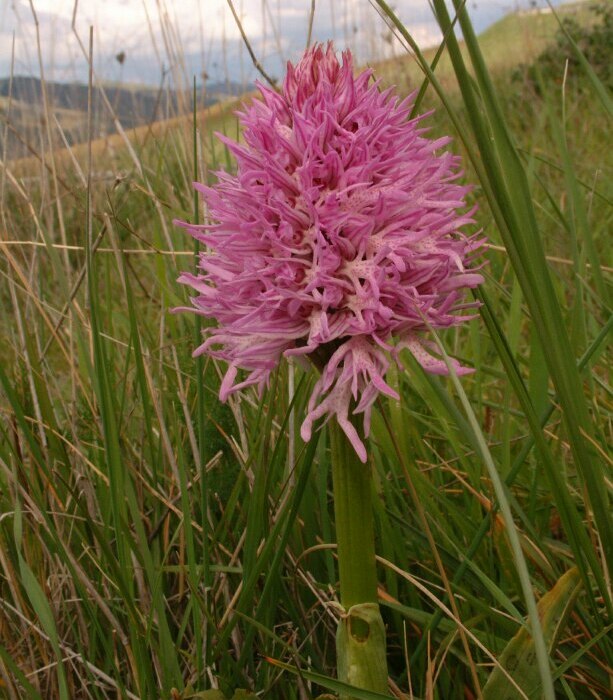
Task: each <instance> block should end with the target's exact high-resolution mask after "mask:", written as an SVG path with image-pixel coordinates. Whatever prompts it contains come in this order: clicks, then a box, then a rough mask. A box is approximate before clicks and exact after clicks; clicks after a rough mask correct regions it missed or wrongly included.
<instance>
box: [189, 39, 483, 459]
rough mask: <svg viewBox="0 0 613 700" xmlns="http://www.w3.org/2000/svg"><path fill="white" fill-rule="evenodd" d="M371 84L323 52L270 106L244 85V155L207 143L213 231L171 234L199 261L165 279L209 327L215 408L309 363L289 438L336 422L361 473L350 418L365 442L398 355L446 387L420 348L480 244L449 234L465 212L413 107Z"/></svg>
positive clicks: (368, 74) (454, 304) (461, 312)
mask: <svg viewBox="0 0 613 700" xmlns="http://www.w3.org/2000/svg"><path fill="white" fill-rule="evenodd" d="M372 78H373V72H372V71H371V70H365V71H363V72H362V73H360V74H359V75H358V76H357V77H355V76H354V70H353V61H352V56H351V53H350V52H348V51H346V52H344V53H343V54H342V60H340V61H339V59H338V58H337V56H336V54H335V52H334V48H333V46H332V44H328V45H327V46H322V45H316V46H314V47H312V48H310V49H309V50H308V51H307V52H306V53H305V55H304V56H303V58H302V59H301V60H300V61H299V62H298V63H297V64H296V65H295V66H293V65H292V64H288V69H287V75H286V78H285V81H284V83H283V86H282V89H281V91H280V92H276V91H274V90H272V89H270V88H268V87H265V86H263V85H259V86H258V87H259V91H260V93H261V99H256V100H253V101H252V102H251V103H250V104H249V105H248V106H246V107H245V108H244V111H243V112H241V113H239V115H238V116H239V120H240V122H241V124H242V127H243V137H244V143H238V142H236V141H233V140H232V139H230V138H228V137H226V136H223V135H219V138H220V139H221V141H223V143H224V144H225V145H226V146H227V148H228V149H229V151H230V152H231V153H232V154H233V155H234V157H235V159H236V163H237V171H236V174H230V173H227V172H219V173H217V183H216V184H215V185H213V186H211V187H207V186H204V185H201V184H198V183H196V184H195V187H196V188H197V189H198V190H199V192H201V194H202V196H203V198H204V200H205V202H206V204H207V206H208V215H209V217H210V221H211V222H212V223H210V224H206V225H199V226H196V225H191V224H185V223H184V224H183V225H184V226H185V227H186V228H187V229H188V231H189V232H190V233H191V234H192V235H193V236H194V237H195V238H197V239H198V240H199V241H201V242H202V243H203V244H204V246H205V252H202V253H201V255H200V262H199V274H197V275H193V274H188V273H184V274H183V275H181V277H180V281H181V282H182V283H184V284H187V285H189V286H190V287H191V288H193V289H194V290H195V292H196V294H197V295H196V296H195V297H194V298H193V299H192V303H193V307H194V309H195V311H196V312H197V313H199V314H202V315H203V316H206V317H208V318H214V319H216V321H217V326H216V327H212V328H207V329H206V331H205V334H206V337H205V339H204V342H203V343H202V345H200V347H199V348H198V349H197V350H196V352H195V354H200V353H208V354H209V355H211V356H213V357H216V358H219V359H222V360H225V361H227V363H228V368H227V371H226V374H225V377H224V379H223V382H222V385H221V390H220V398H221V399H222V400H226V399H227V397H228V396H229V395H230V394H231V393H233V392H238V391H240V390H242V389H244V388H245V387H247V386H250V385H257V386H258V387H260V389H262V388H263V387H264V386H265V385H266V384H267V382H268V380H269V377H270V374H271V372H272V371H273V370H274V369H275V367H277V365H278V364H279V362H280V361H281V359H282V358H283V357H284V356H285V357H292V356H306V357H309V358H310V359H311V360H313V363H314V364H315V365H316V366H317V367H318V368H319V369H321V375H320V377H319V379H318V380H317V382H316V384H315V387H314V389H313V393H312V395H311V398H310V401H309V405H308V414H307V416H306V418H305V419H304V422H303V424H302V428H301V434H302V437H303V439H304V440H309V439H310V436H311V434H312V426H313V424H314V422H315V421H316V420H317V419H319V418H322V417H324V418H325V419H330V418H331V417H335V419H336V420H337V421H338V423H339V425H340V426H341V428H342V429H343V431H344V432H345V434H346V435H347V437H348V439H349V440H350V441H351V444H352V445H353V447H354V449H355V451H356V452H357V454H358V456H359V457H360V459H361V460H362V461H366V456H367V455H366V449H365V446H364V443H363V441H362V438H361V436H360V435H359V433H358V431H357V430H356V428H355V427H354V424H353V422H352V421H351V419H350V416H351V415H352V414H362V415H363V432H364V436H367V435H368V432H369V425H370V414H371V409H372V406H373V403H374V402H375V400H376V399H377V397H378V396H379V394H386V395H388V396H392V397H397V394H396V392H395V391H394V389H392V387H390V386H389V385H388V384H387V383H386V381H385V375H386V372H387V369H388V367H389V364H390V361H395V360H396V358H397V355H398V353H399V351H400V350H401V349H403V348H408V350H409V351H410V352H412V353H413V355H414V356H415V358H416V359H417V361H418V362H419V363H420V364H421V365H422V367H423V368H424V369H425V370H426V371H428V372H432V373H436V374H444V373H447V371H448V370H447V365H446V364H445V362H444V361H443V359H442V358H441V357H440V356H439V355H438V354H437V353H436V351H435V350H433V348H434V346H433V344H432V343H431V341H428V340H427V333H428V331H429V329H432V328H434V329H441V328H447V327H450V326H456V325H458V324H461V323H463V322H464V321H466V320H467V319H469V318H471V317H472V316H471V313H472V309H473V307H474V306H475V302H464V301H463V295H464V293H465V290H467V289H470V288H474V287H476V286H477V285H479V284H480V283H481V282H482V277H481V275H480V274H479V273H478V271H477V270H478V268H476V267H475V266H474V261H475V259H476V256H477V255H478V254H479V253H480V249H481V248H482V245H483V240H482V238H481V237H480V236H479V234H473V235H467V234H466V233H464V229H465V227H467V226H469V225H470V224H472V223H474V222H473V219H472V214H473V213H474V212H473V211H471V210H470V209H468V207H467V204H466V196H467V194H468V192H469V187H468V186H466V185H463V184H460V182H459V180H460V178H461V176H462V171H461V169H460V163H459V158H458V157H457V156H455V155H453V154H451V153H450V152H448V151H447V150H444V149H445V148H446V147H447V146H448V145H449V143H450V141H451V139H450V138H448V137H443V138H439V139H436V140H430V139H428V138H426V136H425V132H426V129H425V128H424V127H423V126H422V121H423V119H424V117H423V116H418V117H416V118H410V112H411V107H412V99H413V96H409V97H408V98H406V99H405V100H400V99H399V98H398V97H397V96H395V94H394V92H393V90H392V89H385V90H383V89H381V85H380V83H379V81H374V80H373V79H372ZM455 369H456V371H457V372H458V373H463V372H467V371H469V370H467V369H466V368H463V367H461V366H460V365H459V364H458V363H455ZM241 371H242V372H241ZM239 372H240V374H239Z"/></svg>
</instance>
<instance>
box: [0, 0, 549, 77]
mask: <svg viewBox="0 0 613 700" xmlns="http://www.w3.org/2000/svg"><path fill="white" fill-rule="evenodd" d="M33 2H34V9H35V11H36V15H37V19H38V23H39V32H40V46H41V54H42V62H43V70H44V73H45V77H46V78H47V79H48V80H62V81H71V80H85V79H86V77H87V62H86V60H85V57H84V55H83V52H82V50H81V48H80V46H79V41H78V37H80V38H81V40H82V41H83V43H84V44H87V36H88V31H89V26H90V25H91V26H93V27H94V47H95V48H94V55H95V69H96V73H97V76H98V78H100V79H105V80H122V81H127V82H137V83H149V84H159V83H160V80H161V76H162V73H163V71H165V70H166V71H167V75H168V76H173V75H174V77H175V80H177V79H179V76H183V78H184V79H186V80H187V81H188V82H191V76H192V75H194V74H196V75H198V76H199V75H201V74H202V71H203V70H206V72H207V74H208V75H209V76H210V77H211V78H212V79H215V80H224V79H225V77H226V76H228V75H229V76H230V78H231V79H233V80H236V81H239V82H241V81H243V82H249V81H251V80H253V79H254V78H255V77H256V73H255V71H254V69H253V66H252V64H251V61H250V59H249V56H248V55H247V52H246V51H245V48H244V46H243V44H242V42H241V40H240V36H239V33H238V30H237V27H236V24H235V22H234V20H233V18H232V16H231V14H230V12H229V10H228V6H227V3H226V0H181V1H179V0H176V1H174V0H79V3H78V5H77V13H76V18H75V30H76V31H73V29H72V18H73V13H74V9H75V0H33ZM390 4H391V5H393V6H394V7H395V8H396V10H397V12H398V14H399V15H400V17H401V19H403V21H404V22H405V24H406V26H407V27H408V28H409V29H410V30H411V32H412V33H413V35H414V37H415V39H416V40H417V41H418V43H419V44H420V45H421V46H422V47H427V46H430V45H432V44H434V43H435V42H436V40H437V38H438V32H437V30H436V24H435V22H434V20H433V19H432V15H431V11H430V8H429V6H428V2H427V0H392V1H391V2H390ZM531 4H536V5H537V6H538V7H546V1H545V0H468V3H467V7H468V9H469V11H470V13H471V16H472V17H473V21H474V23H475V26H476V27H477V30H478V31H480V30H482V29H484V28H485V27H487V26H488V25H489V24H491V23H492V22H494V21H496V20H497V19H499V18H500V17H502V16H503V15H504V14H506V13H508V12H511V11H514V10H517V9H525V8H527V7H529V6H530V5H531ZM553 4H554V5H559V4H561V0H553ZM234 5H235V7H236V9H237V11H239V12H240V14H241V17H242V21H243V26H244V29H245V31H246V33H247V35H248V37H249V40H250V41H251V43H252V44H253V47H254V49H255V50H256V53H257V55H258V57H259V58H260V59H261V60H262V62H263V64H264V66H265V67H266V69H267V70H268V71H269V72H270V73H271V74H273V75H275V76H279V75H281V73H282V72H283V66H284V64H285V61H286V60H288V59H296V58H297V57H298V56H299V55H300V52H301V51H302V49H303V48H304V45H305V40H306V33H307V19H308V16H309V10H310V7H311V1H310V0H234ZM315 6H316V12H315V17H314V25H313V37H314V39H316V40H320V41H325V40H327V39H334V40H335V42H336V44H337V46H338V47H339V48H342V47H344V46H347V45H348V46H349V47H350V48H352V50H354V52H355V53H357V56H358V61H359V62H365V61H368V60H376V59H379V58H384V57H388V56H390V55H391V54H392V53H393V52H396V53H399V52H400V51H402V49H401V47H399V46H398V45H397V44H395V43H394V42H391V43H389V42H386V41H384V35H385V34H386V28H385V26H384V24H383V22H382V20H381V19H380V18H379V16H378V14H377V12H376V10H375V9H374V7H373V5H372V4H371V2H370V1H369V0H316V3H315ZM13 36H14V37H15V42H14V59H13V61H14V73H15V74H22V75H23V74H26V75H40V69H39V59H38V50H37V42H36V32H35V23H34V18H33V14H32V10H31V8H30V3H29V0H0V76H6V75H8V74H9V72H10V67H11V60H12V59H11V56H12V55H13V51H12V46H13ZM120 52H124V53H125V61H124V63H123V65H120V64H119V63H118V61H117V60H116V59H115V56H116V55H117V54H118V53H120Z"/></svg>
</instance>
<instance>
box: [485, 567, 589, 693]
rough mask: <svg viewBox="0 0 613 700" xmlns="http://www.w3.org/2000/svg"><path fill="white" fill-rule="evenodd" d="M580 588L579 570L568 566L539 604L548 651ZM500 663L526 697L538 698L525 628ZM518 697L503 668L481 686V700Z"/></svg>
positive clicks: (534, 665) (531, 641)
mask: <svg viewBox="0 0 613 700" xmlns="http://www.w3.org/2000/svg"><path fill="white" fill-rule="evenodd" d="M580 588H581V577H580V575H579V571H578V569H577V568H573V569H570V571H567V572H566V573H565V574H564V575H563V576H562V577H561V578H560V579H559V580H558V582H557V583H556V585H555V586H554V587H553V588H552V589H551V590H550V591H549V593H546V594H545V595H544V596H543V597H542V598H541V600H540V601H539V603H538V612H539V617H540V618H541V625H542V628H543V636H544V637H545V641H546V643H547V646H548V648H549V651H550V652H551V650H552V649H553V647H554V646H555V642H556V639H557V638H558V636H559V633H560V631H561V630H562V629H563V627H564V625H565V622H566V618H567V616H568V613H569V612H570V610H571V608H572V606H573V604H574V602H575V599H576V597H577V594H578V593H579V590H580ZM500 666H502V667H503V668H504V669H506V671H507V672H508V673H510V674H511V675H512V676H513V678H514V679H515V680H516V681H517V684H518V685H519V686H520V687H521V688H522V690H523V691H524V692H525V693H526V695H527V696H528V697H529V698H539V697H540V695H541V684H540V678H539V671H538V664H537V661H536V654H535V650H534V639H533V637H532V635H531V634H530V632H529V631H528V629H527V628H526V627H522V628H521V629H520V630H519V632H518V633H517V634H516V635H515V636H514V637H513V639H511V641H510V642H509V643H508V644H507V646H506V647H505V649H504V651H503V652H502V655H501V657H500ZM520 697H521V695H520V694H519V692H518V691H517V689H515V688H513V686H511V685H510V683H509V680H508V678H507V677H506V675H505V674H504V673H503V671H502V669H501V668H500V667H496V668H495V669H494V670H493V671H492V673H491V674H490V677H489V678H488V681H487V683H486V685H485V687H484V688H483V700H517V699H518V698H520Z"/></svg>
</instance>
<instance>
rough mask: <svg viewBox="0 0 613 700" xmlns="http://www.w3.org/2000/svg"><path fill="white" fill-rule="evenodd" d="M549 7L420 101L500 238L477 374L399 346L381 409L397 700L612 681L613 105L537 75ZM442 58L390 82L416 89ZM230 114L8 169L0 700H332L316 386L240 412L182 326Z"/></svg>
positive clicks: (0, 234) (491, 263) (387, 611)
mask: <svg viewBox="0 0 613 700" xmlns="http://www.w3.org/2000/svg"><path fill="white" fill-rule="evenodd" d="M435 5H436V6H437V7H438V9H439V11H442V10H441V8H442V6H443V3H442V0H435ZM566 11H567V10H566V9H565V10H564V12H566ZM373 12H374V11H373ZM573 12H574V11H573ZM576 16H577V17H578V18H579V21H580V22H582V23H583V25H584V26H586V25H587V24H589V23H590V22H592V21H593V17H594V16H593V14H592V13H590V12H589V11H588V10H584V9H583V7H582V8H581V11H580V12H579V13H578V14H577V15H576ZM374 19H375V18H374V14H373V21H374ZM552 19H553V18H552V17H551V16H548V15H542V16H541V15H538V16H529V17H515V16H514V17H508V18H506V19H505V20H503V21H502V22H500V23H499V24H497V25H496V26H494V27H492V28H491V29H490V30H488V32H486V34H485V35H484V36H483V37H482V38H481V40H480V42H481V46H482V49H483V56H484V62H485V65H486V66H487V67H488V68H489V73H488V71H487V70H484V69H483V68H482V67H481V65H480V63H479V62H478V61H477V60H475V61H474V62H473V63H472V64H471V65H470V66H469V67H468V68H467V72H468V73H470V75H472V76H473V77H472V78H469V77H467V75H466V74H465V73H464V72H463V70H462V65H461V58H460V57H461V56H464V59H465V60H468V59H469V53H470V52H469V50H468V49H469V48H470V49H472V55H473V56H474V55H475V53H474V52H475V50H476V47H475V45H474V44H473V43H471V39H470V36H469V33H468V31H466V30H468V27H467V26H466V25H465V26H464V29H465V36H466V37H467V42H468V44H469V46H462V47H458V46H454V45H453V43H452V44H451V47H450V48H451V52H450V53H445V54H444V55H443V57H442V58H441V61H440V63H439V64H438V66H437V67H436V70H435V72H434V76H433V77H434V81H431V84H430V87H428V89H427V90H426V91H425V93H424V96H423V100H422V102H421V103H420V104H419V105H418V111H420V112H421V111H425V110H427V109H429V108H435V109H436V112H435V114H434V115H432V116H431V117H429V119H428V122H427V124H428V126H430V127H431V135H432V137H435V136H438V135H443V134H451V135H453V137H454V143H453V149H454V150H455V151H456V152H458V153H460V154H462V156H463V163H464V165H465V173H464V174H463V181H466V182H467V183H470V184H472V185H473V190H472V193H471V196H470V201H471V204H473V203H474V204H476V205H478V212H477V214H476V218H477V221H476V223H475V226H474V230H475V231H478V230H482V231H483V233H484V234H485V235H486V236H487V238H488V239H489V241H490V243H491V246H490V250H489V251H488V253H487V265H486V267H485V271H484V274H485V276H486V282H485V284H484V285H483V289H482V292H480V294H479V299H480V301H481V302H482V307H481V309H480V315H479V318H478V319H475V320H473V321H472V322H471V323H470V324H467V325H464V326H463V327H461V328H457V329H453V330H449V331H448V332H445V333H442V334H441V338H440V340H441V342H442V343H443V344H444V347H445V348H446V350H447V351H448V352H449V353H450V354H452V355H453V356H454V357H457V358H458V359H459V360H460V361H461V362H462V363H463V364H465V365H468V366H471V367H473V368H474V369H475V372H474V373H473V374H471V375H469V376H466V377H462V378H461V381H460V382H459V383H457V382H455V381H453V379H451V378H444V377H434V376H432V375H428V374H426V373H424V372H423V371H421V370H420V368H419V366H418V365H417V363H416V362H415V361H414V360H413V359H412V356H411V355H410V354H408V353H403V354H402V355H401V360H402V362H401V364H400V366H399V367H397V368H396V367H395V368H393V369H392V370H391V371H390V374H389V375H388V380H389V381H390V383H391V384H392V385H393V386H394V387H396V388H397V389H398V391H399V394H400V396H401V400H400V401H398V402H397V401H395V400H393V399H388V398H387V397H382V398H381V399H380V400H379V401H378V403H377V406H376V411H374V414H373V424H372V436H371V440H370V447H369V454H370V465H371V466H372V468H373V472H374V490H373V494H372V495H373V499H372V500H373V507H374V510H375V529H376V536H377V553H378V555H379V564H378V566H379V568H378V580H379V591H378V595H379V602H380V604H381V605H382V607H383V615H384V621H385V624H386V631H387V637H388V664H389V671H390V679H389V696H388V697H396V698H405V699H406V698H416V699H417V698H422V699H427V700H435V699H436V700H465V699H467V698H483V700H502V699H503V698H504V700H516V699H519V698H523V699H524V700H525V699H526V698H529V699H530V700H531V699H532V698H535V699H536V698H540V697H545V698H546V699H547V700H555V698H569V699H576V700H587V699H588V698H590V699H593V698H605V697H609V695H610V694H611V691H612V689H613V686H612V684H611V683H612V681H611V678H613V674H612V670H613V647H612V645H611V639H610V631H611V624H612V622H613V620H612V617H613V604H612V602H611V593H610V587H609V584H610V571H609V568H608V567H610V565H611V563H612V557H611V542H613V539H612V538H611V536H610V535H611V533H610V528H609V525H608V513H607V509H606V503H607V501H606V498H607V496H606V494H607V489H610V486H611V484H610V467H611V459H610V454H609V451H608V445H609V444H610V438H611V409H612V404H611V395H612V394H611V387H610V369H611V368H610V360H609V358H608V356H607V353H606V349H607V339H608V337H609V334H610V330H611V320H610V308H611V307H610V291H611V290H610V281H611V278H610V275H611V272H612V261H611V258H610V230H611V223H612V221H613V209H612V207H611V203H612V202H613V184H612V183H613V177H611V175H612V174H613V173H612V172H611V170H612V166H613V162H612V160H611V155H610V148H609V141H610V123H611V111H610V105H609V102H607V93H606V90H605V91H603V90H602V85H600V90H599V83H598V81H597V79H594V78H593V77H591V74H590V72H589V71H585V70H583V69H582V70H575V69H574V68H573V69H572V75H571V76H567V80H566V82H565V83H564V85H562V84H561V83H560V82H558V81H557V80H556V79H543V81H542V82H540V83H538V82H537V83H534V81H532V79H529V75H528V72H526V71H519V73H517V67H518V65H519V64H520V63H529V62H530V61H531V60H532V59H533V58H534V57H536V56H537V55H538V54H539V52H540V51H541V50H542V49H543V48H544V47H545V45H547V44H548V43H549V42H551V41H553V39H554V36H555V32H556V29H555V24H554V23H553V21H552ZM440 21H441V23H442V25H443V29H444V27H445V18H444V17H441V18H440ZM398 31H402V29H401V28H398ZM520 39H521V41H520ZM522 47H523V48H522ZM451 55H453V58H454V61H452V60H451ZM427 57H428V59H429V60H432V58H433V54H428V56H427ZM423 68H424V66H422V68H421V69H420V68H418V67H417V66H416V63H415V59H414V58H412V57H406V58H403V59H402V60H400V59H398V60H397V61H394V62H388V63H387V64H385V65H383V66H380V67H379V68H378V72H379V73H380V74H381V75H383V76H384V79H385V81H386V82H393V83H395V84H396V85H398V89H399V92H400V93H401V94H403V95H404V94H406V93H407V92H408V91H409V90H413V89H415V88H418V87H419V86H420V85H421V78H420V77H419V76H422V75H423ZM490 74H491V75H490ZM514 74H516V77H515V78H513V75H514ZM488 77H491V81H492V83H490V82H489V80H488ZM436 82H438V85H433V83H436ZM492 84H494V85H495V86H496V88H495V89H496V91H497V93H496V94H497V99H496V100H495V99H494V98H493V92H492V90H493V88H492ZM435 88H436V89H435ZM609 99H610V97H609ZM234 107H235V105H234V104H229V103H228V104H223V105H220V106H218V107H214V108H212V109H209V110H204V111H200V112H198V113H197V115H196V123H195V124H193V123H192V120H191V116H190V115H184V116H180V117H179V118H178V119H177V120H173V121H170V122H163V123H158V124H156V125H154V126H152V127H151V128H149V127H147V126H145V127H142V128H140V129H135V130H128V131H126V135H125V137H124V136H121V135H120V136H112V137H110V138H108V139H103V140H98V141H95V142H94V143H92V145H91V161H90V148H89V146H88V144H85V145H80V146H77V147H72V148H70V149H66V150H64V151H58V150H55V149H51V148H49V143H48V140H47V139H46V137H45V130H42V131H40V132H39V137H38V139H37V140H36V141H35V142H33V143H31V147H32V150H33V151H34V153H32V155H31V157H30V158H29V159H27V160H26V161H13V162H10V161H7V159H6V158H2V166H1V168H0V224H1V225H0V697H7V698H10V700H18V699H20V698H28V700H29V699H30V698H31V699H32V700H36V699H44V700H47V699H52V700H55V699H56V698H58V699H60V700H73V699H75V700H80V699H81V698H83V699H85V698H87V699H88V700H89V699H90V698H94V699H95V700H102V699H106V698H130V699H131V700H134V699H142V698H155V699H156V700H157V699H158V698H164V700H166V699H169V700H170V699H172V700H188V699H190V698H194V699H195V698H200V699H201V700H206V699H207V698H208V700H221V699H222V697H226V698H232V696H233V694H234V692H235V691H240V690H242V694H240V693H238V692H237V694H236V695H235V696H234V697H235V698H236V700H238V698H243V699H244V700H247V698H250V697H261V698H264V699H266V700H268V699H270V700H277V699H279V700H310V698H316V697H318V696H319V697H322V700H323V697H329V696H325V695H322V694H324V693H327V692H331V691H336V692H338V687H336V688H335V686H334V680H333V678H334V673H335V658H334V657H335V655H334V634H335V628H336V624H337V622H338V618H339V607H338V586H337V571H336V568H337V561H336V550H335V545H334V542H335V522H334V510H333V504H332V500H331V483H330V449H329V438H328V434H327V431H326V430H322V431H318V432H317V433H316V436H315V438H314V439H313V440H312V441H311V442H309V443H308V444H306V445H305V444H304V443H303V442H302V441H301V439H300V434H299V426H300V424H301V422H302V416H303V415H304V412H305V406H306V404H307V402H308V398H309V395H310V392H311V390H312V387H313V384H314V382H315V379H316V377H315V373H314V371H308V370H305V369H303V368H302V367H301V366H299V365H295V366H294V365H292V366H291V367H290V366H289V365H288V364H287V363H285V364H283V366H282V367H281V368H280V369H279V371H278V372H276V373H275V374H274V376H273V379H272V381H271V386H270V387H269V388H268V390H266V391H265V392H264V393H263V395H262V396H258V395H257V394H256V393H255V392H250V391H248V392H246V393H245V394H244V396H243V398H242V399H238V398H233V399H231V400H230V401H229V402H228V403H227V404H221V403H220V402H219V401H218V399H217V394H218V390H219V385H220V377H221V374H222V372H223V371H224V367H223V365H222V363H218V362H217V361H214V360H210V359H209V360H207V359H202V360H199V361H196V360H194V359H193V358H192V350H193V348H194V347H196V345H197V344H198V343H199V342H200V333H199V328H198V326H197V324H196V322H195V321H194V317H193V316H192V315H191V314H173V313H171V309H173V308H174V307H177V306H184V305H186V304H187V303H188V295H187V294H186V292H185V289H184V288H183V287H181V286H180V285H179V284H178V283H177V281H176V280H177V277H178V274H179V272H180V271H184V270H191V269H193V267H194V264H195V255H194V248H193V241H192V240H191V239H189V238H188V236H187V235H186V234H185V232H184V231H183V230H182V229H180V228H178V227H177V226H175V225H174V224H173V220H174V219H177V218H178V219H187V220H190V221H193V220H194V219H195V218H198V219H200V220H203V219H204V216H205V212H204V211H203V210H202V207H201V206H200V205H199V204H198V202H197V201H195V200H194V195H193V190H192V186H191V183H192V181H193V180H199V181H202V182H205V181H212V180H213V179H214V178H213V174H212V173H213V172H214V171H215V170H218V169H219V168H222V167H223V168H227V169H231V168H232V167H233V164H232V159H231V158H230V157H229V155H228V153H227V151H226V149H224V148H223V147H222V146H221V145H220V144H219V142H218V141H216V140H215V139H214V137H213V131H215V130H220V131H225V132H226V133H227V134H230V135H232V136H233V137H237V136H238V126H237V122H236V118H235V117H234V116H232V111H233V109H234ZM535 602H538V605H539V608H538V611H537V610H536V609H535V607H534V603H535ZM537 613H538V614H539V615H540V617H539V619H540V621H541V622H540V627H541V628H542V636H539V633H538V630H537V627H536V626H535V620H536V617H535V615H537ZM537 643H540V644H541V648H544V650H545V653H546V654H548V658H546V659H545V663H543V659H542V655H541V656H540V657H539V656H538V654H537ZM551 688H553V692H552V691H551ZM207 693H208V694H207ZM255 693H257V695H254V694H255ZM356 697H357V693H356ZM360 697H364V698H367V699H368V698H376V696H375V695H373V694H370V695H369V694H368V693H364V694H363V695H361V696H360ZM379 697H381V696H379Z"/></svg>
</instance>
